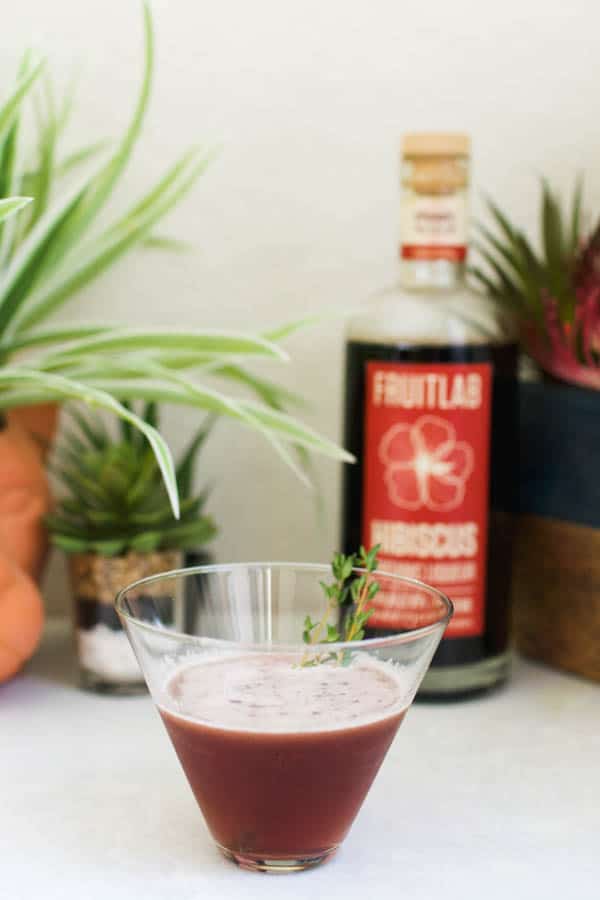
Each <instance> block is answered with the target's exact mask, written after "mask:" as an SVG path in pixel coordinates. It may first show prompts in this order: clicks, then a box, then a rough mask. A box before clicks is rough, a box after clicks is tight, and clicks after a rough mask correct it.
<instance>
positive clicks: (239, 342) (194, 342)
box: [39, 329, 288, 371]
mask: <svg viewBox="0 0 600 900" xmlns="http://www.w3.org/2000/svg"><path fill="white" fill-rule="evenodd" d="M132 350H140V351H145V352H148V351H152V350H182V351H190V352H196V353H210V354H211V355H213V356H215V357H218V356H221V355H223V356H230V355H236V356H264V357H269V358H271V359H280V360H287V359H288V356H287V354H286V353H285V351H284V350H282V348H281V347H279V346H278V345H277V344H273V343H271V342H270V341H267V340H266V339H265V338H262V337H259V336H253V335H247V334H244V333H243V332H236V331H217V330H216V329H215V330H208V329H207V330H205V331H194V330H186V331H175V330H172V331H166V330H163V331H158V330H150V329H119V330H116V331H113V332H112V333H109V334H106V335H105V334H100V335H97V336H92V337H89V338H83V339H82V340H80V341H76V342H73V343H72V344H71V346H70V347H68V348H67V349H65V350H64V351H63V352H61V353H56V354H53V355H52V356H49V357H46V358H45V359H43V360H40V362H39V365H40V366H43V367H47V366H51V365H52V364H53V363H56V362H59V363H60V361H61V360H66V361H67V362H72V361H73V358H74V357H82V356H84V355H86V354H94V355H95V354H99V353H123V352H124V351H132ZM126 365H127V363H126ZM97 366H98V369H99V370H100V371H101V370H102V366H103V362H102V360H98V361H97Z"/></svg>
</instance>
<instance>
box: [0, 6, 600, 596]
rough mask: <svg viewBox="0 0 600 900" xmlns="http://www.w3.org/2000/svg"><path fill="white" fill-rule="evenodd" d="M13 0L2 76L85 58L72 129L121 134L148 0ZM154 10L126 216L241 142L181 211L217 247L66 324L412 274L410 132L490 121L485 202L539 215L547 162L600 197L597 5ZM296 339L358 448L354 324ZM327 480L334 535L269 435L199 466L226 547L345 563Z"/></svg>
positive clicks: (151, 273) (206, 320) (281, 298)
mask: <svg viewBox="0 0 600 900" xmlns="http://www.w3.org/2000/svg"><path fill="white" fill-rule="evenodd" d="M4 4H5V6H6V7H7V8H6V9H5V15H4V16H3V17H2V18H3V25H2V34H1V36H0V48H1V51H2V52H1V55H0V77H1V78H2V84H3V85H6V84H7V83H8V79H10V78H12V76H13V71H14V68H15V66H16V64H17V61H18V58H19V56H20V54H21V51H22V49H23V48H25V47H26V46H33V47H35V48H39V49H40V50H42V51H43V52H44V53H45V54H47V55H48V56H49V57H50V60H51V63H52V67H53V70H54V72H55V73H56V76H57V79H58V81H59V83H60V82H61V81H62V82H64V81H66V79H67V78H68V76H69V75H70V73H71V72H72V71H73V69H74V68H76V67H77V66H78V65H82V76H81V87H80V92H79V103H78V109H77V112H76V115H75V117H74V121H73V124H72V128H71V134H70V141H71V142H72V143H73V144H74V145H75V144H77V143H80V142H86V141H89V140H92V139H95V138H96V137H98V136H104V135H106V136H111V135H116V134H118V132H119V130H120V129H121V127H122V126H123V125H124V123H125V122H126V120H127V116H128V114H129V112H130V110H131V108H132V104H133V102H134V98H135V94H136V89H137V86H138V83H139V76H140V66H141V15H140V3H139V2H138V0H52V2H48V0H19V2H18V3H10V4H9V3H8V0H4ZM153 9H154V12H155V20H156V29H157V70H156V80H155V86H154V93H153V99H152V105H151V110H150V115H149V117H148V121H147V126H146V129H145V132H144V134H143V140H142V141H141V142H140V144H139V147H138V150H137V153H136V156H135V159H134V162H133V165H132V166H131V168H130V171H129V172H128V175H127V177H126V179H125V180H124V182H123V184H122V187H121V188H120V189H119V192H118V196H117V197H116V198H115V204H114V207H113V208H115V209H116V208H119V207H122V206H126V205H127V203H128V202H130V201H131V200H132V199H133V198H134V197H135V196H136V195H137V194H138V193H139V192H140V191H142V190H143V188H144V186H145V185H147V184H148V182H149V181H150V180H151V179H153V178H156V177H157V176H158V175H159V174H160V173H161V172H162V171H163V170H164V169H165V168H166V166H167V165H168V164H169V162H170V161H172V160H173V159H174V158H175V157H176V156H177V155H178V154H179V153H180V152H181V151H182V150H183V149H184V148H185V147H186V146H188V145H190V144H193V143H197V142H203V143H204V142H205V143H207V144H215V143H219V144H221V145H222V151H221V154H220V156H219V158H218V160H217V161H216V162H215V163H214V165H213V166H212V168H211V170H210V171H209V172H208V173H207V174H206V176H205V177H204V178H203V179H202V181H201V182H200V184H199V185H198V187H197V189H196V190H195V191H194V193H193V194H192V195H191V196H190V197H189V198H188V199H187V200H186V201H185V202H184V203H183V205H182V206H181V207H180V208H178V209H177V210H176V211H175V212H174V213H173V214H172V216H171V218H170V221H169V223H168V225H169V229H170V231H171V232H172V233H173V234H175V235H178V236H180V237H183V238H186V239H189V240H192V241H193V242H194V245H195V247H196V250H195V251H194V252H193V253H189V254H187V255H176V256H169V255H162V254H152V253H150V252H148V251H145V252H140V253H138V254H135V255H133V256H130V257H129V258H128V259H126V260H125V261H123V262H121V263H120V264H119V265H118V266H117V267H116V268H115V269H114V270H113V271H112V272H111V273H110V274H109V275H108V276H106V277H104V278H103V279H102V280H101V281H100V282H98V283H97V284H96V285H94V286H93V287H92V288H90V289H89V290H88V291H86V292H85V293H84V294H83V295H82V296H81V297H80V298H78V299H77V301H76V302H74V303H73V304H72V305H71V306H70V307H69V308H68V310H65V312H64V314H63V318H68V319H71V320H77V321H84V320H86V319H88V320H92V319H93V320H98V319H105V320H107V321H109V320H118V321H122V322H129V323H134V324H140V323H148V322H150V321H152V322H154V323H156V324H173V323H176V324H178V325H185V324H189V325H190V326H212V327H236V328H244V329H255V330H258V329H262V328H264V327H266V326H269V325H272V324H277V323H280V322H282V321H285V320H288V319H293V318H295V317H297V316H301V315H304V314H305V313H307V312H319V311H320V310H322V309H324V308H326V307H330V306H339V307H340V308H343V307H344V306H345V305H350V304H353V303H355V302H358V301H360V299H361V298H362V297H364V295H365V294H367V293H368V292H370V291H371V290H373V289H374V288H376V287H377V286H379V285H382V284H385V283H386V282H387V281H389V280H390V279H391V278H393V277H394V272H395V252H396V242H397V228H398V226H397V223H398V189H397V183H398V171H397V169H398V145H399V139H400V136H401V134H402V132H404V131H406V130H415V129H427V128H436V129H445V128H447V129H466V130H467V131H469V132H470V133H471V134H472V136H473V141H474V151H475V157H474V184H475V193H476V195H477V193H479V194H480V193H481V191H482V189H484V188H485V190H487V191H490V192H491V193H493V194H494V196H495V197H496V198H497V199H498V200H499V201H501V203H502V204H503V205H504V206H505V207H507V208H508V209H510V210H511V211H512V213H513V215H514V216H515V217H517V218H518V219H520V220H521V221H523V222H524V223H527V224H528V225H529V226H530V227H532V228H533V226H534V211H535V208H536V205H537V204H536V201H537V193H536V192H537V186H536V175H537V174H538V173H541V172H544V173H545V174H547V175H548V176H549V177H550V178H551V179H552V180H553V181H554V182H555V183H556V184H558V185H560V186H563V187H564V188H565V189H566V188H568V187H569V186H570V184H571V183H572V180H573V178H574V174H575V173H576V172H577V171H579V170H581V171H583V172H584V173H585V175H586V179H587V191H588V201H589V202H590V205H592V207H593V205H594V204H595V205H596V207H597V205H598V200H599V199H600V171H599V169H600V166H599V163H600V124H599V121H600V120H599V116H598V106H599V94H598V84H599V83H600V79H599V75H600V55H599V53H598V46H599V45H598V34H599V33H600V4H598V3H597V2H595V0H570V2H569V3H565V2H564V0H558V2H557V0H504V2H502V3H489V2H485V0H483V2H482V0H453V2H451V3H449V2H446V0H444V2H441V0H429V2H423V3H419V4H417V3H414V2H406V0H393V2H387V0H385V2H383V0H371V2H366V0H303V2H297V0H283V2H282V0H253V2H243V0H238V2H235V0H218V2H212V3H210V2H206V0H154V4H153ZM475 202H476V204H477V203H478V201H477V197H476V198H475ZM288 347H289V349H290V351H291V352H292V355H293V361H292V363H291V364H290V365H288V366H287V367H281V372H279V371H273V372H272V374H273V375H275V374H277V375H278V376H279V377H280V378H281V379H282V381H284V382H285V383H286V384H288V385H289V386H292V387H294V388H296V389H299V390H301V391H302V392H303V393H304V394H305V396H306V398H307V399H308V401H309V403H310V410H309V411H308V412H307V414H306V418H307V420H309V421H310V422H311V424H313V425H314V426H315V427H317V428H318V429H320V430H321V431H322V432H323V433H325V434H327V435H328V436H329V437H331V438H335V439H338V438H339V437H340V425H341V405H340V398H341V363H342V326H341V325H340V324H338V323H334V324H333V325H332V324H331V323H327V324H323V325H321V326H319V327H316V328H313V329H312V330H311V331H310V332H306V333H304V334H302V335H299V336H297V337H295V338H294V339H293V340H292V341H290V342H289V345H288ZM193 422H194V415H193V414H192V413H191V412H185V411H181V410H178V411H171V412H170V413H169V415H168V417H166V418H165V422H164V426H165V431H166V434H167V437H168V438H169V439H170V440H171V442H172V444H173V446H174V447H178V446H180V445H181V444H182V443H183V440H184V438H185V436H186V434H187V433H189V431H190V429H191V427H192V425H193ZM318 471H319V477H320V481H321V485H322V489H323V494H324V500H325V505H326V521H325V525H324V527H322V526H320V525H319V524H318V521H317V519H316V516H315V514H314V504H313V502H312V500H311V499H310V498H309V497H308V496H307V495H306V492H305V491H304V489H303V488H302V487H301V486H300V485H299V484H297V483H296V482H295V480H294V478H293V476H292V475H291V474H290V473H289V472H288V471H287V470H286V469H285V468H284V467H283V465H282V464H281V463H280V462H279V461H278V460H277V459H275V458H274V456H273V455H272V454H271V451H270V449H269V448H268V447H267V446H265V445H264V444H263V442H262V441H261V440H260V439H259V438H257V437H256V436H254V435H252V434H250V433H248V432H244V431H242V430H240V429H237V428H236V427H235V426H233V425H231V426H230V425H223V426H222V427H221V428H219V430H218V433H216V434H215V435H214V437H213V440H212V443H211V445H210V446H209V447H208V449H207V451H206V452H205V454H204V457H203V463H202V470H201V473H200V475H201V478H203V479H206V480H209V481H211V482H214V485H215V487H214V493H213V497H212V502H211V509H212V511H213V512H214V514H215V515H216V517H217V518H218V520H219V522H220V525H221V534H220V537H219V539H218V541H217V543H216V545H215V549H216V552H217V555H218V557H219V558H220V559H222V560H226V559H249V558H261V557H263V558H264V557H271V558H279V559H282V558H288V559H303V558H304V559H309V558H311V559H313V558H314V559H326V558H328V556H329V554H330V551H331V549H332V548H333V547H334V545H335V544H336V540H337V520H338V491H339V470H338V467H337V466H336V465H335V464H332V463H330V462H327V461H322V460H321V461H319V462H318ZM56 585H57V583H56V581H55V582H54V588H53V589H54V591H55V592H56V591H57V590H58V588H57V586H56Z"/></svg>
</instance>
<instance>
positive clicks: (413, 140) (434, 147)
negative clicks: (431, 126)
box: [402, 131, 471, 157]
mask: <svg viewBox="0 0 600 900" xmlns="http://www.w3.org/2000/svg"><path fill="white" fill-rule="evenodd" d="M470 152H471V138H470V137H469V135H468V134H464V133H460V132H443V131H424V132H418V133H412V134H406V135H405V136H404V140H403V141H402V156H404V157H415V156H469V154H470Z"/></svg>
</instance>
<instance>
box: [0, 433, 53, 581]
mask: <svg viewBox="0 0 600 900" xmlns="http://www.w3.org/2000/svg"><path fill="white" fill-rule="evenodd" d="M50 505H51V496H50V488H49V485H48V479H47V476H46V470H45V468H44V465H43V462H42V460H41V458H40V455H39V452H38V450H37V447H36V445H35V443H34V441H33V439H32V438H30V437H29V436H28V435H27V433H26V432H25V431H24V429H23V428H21V427H20V426H19V425H17V424H15V423H14V422H13V423H9V424H8V425H6V426H5V427H4V428H2V429H1V430H0V552H2V553H5V554H6V555H7V556H8V557H9V558H10V559H11V560H12V561H13V562H14V563H15V564H16V565H17V566H19V567H20V568H22V569H23V570H24V571H25V572H27V573H28V574H29V575H31V576H32V577H33V578H38V577H39V575H40V574H41V571H42V567H43V564H44V560H45V557H46V552H47V548H48V540H47V535H46V529H45V527H44V521H43V520H44V516H45V515H46V514H47V513H48V512H49V510H50Z"/></svg>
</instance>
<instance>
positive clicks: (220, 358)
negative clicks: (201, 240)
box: [0, 2, 350, 512]
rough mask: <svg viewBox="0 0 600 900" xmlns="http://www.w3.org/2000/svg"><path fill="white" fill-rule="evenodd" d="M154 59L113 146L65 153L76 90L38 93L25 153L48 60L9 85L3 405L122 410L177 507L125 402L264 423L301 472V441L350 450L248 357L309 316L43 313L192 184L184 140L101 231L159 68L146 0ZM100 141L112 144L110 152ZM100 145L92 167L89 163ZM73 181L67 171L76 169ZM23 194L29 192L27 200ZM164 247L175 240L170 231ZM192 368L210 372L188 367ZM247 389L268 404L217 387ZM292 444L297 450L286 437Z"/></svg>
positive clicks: (0, 157)
mask: <svg viewBox="0 0 600 900" xmlns="http://www.w3.org/2000/svg"><path fill="white" fill-rule="evenodd" d="M143 9H144V35H145V65H144V75H143V80H142V86H141V90H140V93H139V97H138V100H137V104H136V106H135V110H134V113H133V116H132V119H131V121H130V123H129V125H128V127H127V128H126V130H125V133H124V134H123V136H122V137H121V139H120V140H119V141H118V143H117V144H116V146H114V147H113V148H112V149H110V148H109V149H108V150H106V149H105V148H104V147H103V146H102V147H101V146H100V144H99V143H98V142H94V143H93V144H91V145H89V146H87V147H85V148H82V149H80V150H78V151H76V152H75V153H72V154H70V155H68V156H63V155H62V154H61V150H60V140H61V137H62V134H63V132H64V128H65V124H66V121H67V119H68V114H69V111H70V109H71V106H72V100H71V98H70V97H69V98H68V99H67V100H66V101H65V102H64V103H61V104H60V105H57V104H56V103H55V102H54V101H53V100H52V94H51V92H50V91H49V90H47V91H46V93H45V95H44V94H42V96H43V97H45V100H41V101H40V100H39V97H38V98H37V99H38V106H39V115H38V122H39V142H38V152H37V159H36V161H35V163H34V164H33V165H31V166H27V165H26V164H25V162H24V158H23V153H22V144H23V141H22V138H23V136H24V135H23V134H22V132H23V129H24V125H25V121H24V116H23V109H24V104H25V102H26V101H29V100H30V99H31V98H33V97H34V96H37V95H35V90H37V89H38V88H39V86H40V85H41V84H42V75H43V70H44V62H43V61H40V62H35V63H34V62H32V60H31V59H30V58H29V57H26V58H25V59H24V61H23V64H22V66H21V71H20V73H19V77H18V80H17V84H16V86H15V87H14V89H13V91H12V92H11V94H10V95H9V96H8V98H7V99H6V100H5V101H4V103H3V104H2V105H1V106H0V198H5V199H4V201H2V202H3V203H4V207H3V209H2V208H1V207H0V213H2V212H3V213H4V215H5V216H8V214H9V213H11V214H12V215H11V217H10V218H5V219H4V221H2V222H1V224H0V412H1V411H2V410H6V409H10V408H12V407H16V406H24V405H30V404H35V403H48V402H55V401H58V402H62V401H66V400H79V401H81V402H83V403H86V404H88V405H90V406H96V407H100V408H102V409H105V410H108V411H109V412H111V413H114V414H116V415H117V416H119V417H121V418H122V419H123V420H125V421H126V422H129V423H130V424H132V425H133V426H134V427H136V428H138V429H140V431H141V432H142V433H143V434H144V435H145V436H146V438H147V439H148V441H149V442H150V445H151V447H152V449H153V450H154V452H155V454H156V457H157V460H158V463H159V466H160V469H161V471H162V474H163V477H164V478H165V483H166V485H167V491H168V494H169V497H170V501H171V504H172V506H173V509H174V510H175V512H177V489H176V482H175V470H174V466H173V461H172V458H171V455H170V452H169V449H168V447H167V445H166V444H165V442H164V440H163V439H162V438H161V436H160V434H159V433H158V432H157V431H156V429H155V428H153V427H152V426H151V425H149V424H148V423H147V422H144V421H143V420H142V419H140V418H139V417H138V416H136V415H135V413H133V412H132V411H131V409H129V408H128V407H127V406H126V405H124V404H123V403H122V402H121V401H123V400H130V399H135V398H139V399H142V400H146V401H154V400H157V401H159V402H161V403H175V404H182V405H185V406H191V407H196V408H198V409H200V410H203V411H205V412H206V411H208V412H209V413H214V414H217V415H222V416H228V417H230V418H233V419H235V420H237V421H238V422H240V423H241V424H244V425H246V426H248V427H250V428H254V429H257V430H259V431H260V432H261V433H262V434H263V435H264V436H265V438H266V439H267V440H268V441H269V442H270V443H271V444H272V446H273V447H274V448H275V450H276V451H277V452H278V453H279V454H280V455H281V456H282V457H283V458H284V460H285V461H286V462H287V463H288V464H289V465H290V466H292V467H293V468H294V469H295V470H296V472H297V473H298V475H299V476H300V477H302V478H304V473H303V470H302V467H301V466H298V463H297V456H296V453H295V448H296V447H301V448H305V449H307V450H314V451H316V452H320V453H324V454H326V455H329V456H331V457H333V458H336V459H349V458H350V457H349V456H348V454H344V453H343V452H342V451H341V450H340V449H339V448H338V447H336V446H335V445H334V444H333V443H332V442H330V441H327V440H325V439H323V438H321V437H320V436H319V435H318V434H316V433H315V432H313V431H312V430H310V429H309V428H307V427H305V426H304V425H303V424H302V423H300V422H298V421H297V420H296V419H293V418H291V417H289V416H287V415H285V414H284V413H283V412H282V409H283V407H284V406H285V405H286V404H288V403H289V402H290V401H291V400H292V399H294V398H293V397H292V395H291V394H289V393H287V392H286V391H284V390H282V389H281V388H280V387H279V386H278V385H276V384H273V383H271V382H269V381H266V380H263V379H260V378H257V377H256V376H254V375H253V374H252V372H250V371H249V370H248V368H247V362H248V360H252V359H253V358H257V357H267V358H272V359H279V360H281V359H285V358H286V354H285V353H284V352H283V351H282V350H281V349H280V347H279V346H278V342H279V340H280V339H281V338H282V337H284V336H285V335H286V334H287V333H289V332H290V331H293V330H294V329H295V328H297V327H300V325H301V324H302V323H295V324H293V325H291V326H288V327H286V328H283V329H280V330H279V331H274V332H272V333H271V334H268V335H264V336H253V335H246V334H242V333H238V332H221V331H210V330H193V329H189V328H179V329H171V330H162V331H157V330H152V329H149V328H143V329H123V328H117V327H116V326H110V325H106V324H88V325H75V326H70V325H59V326H54V327H53V326H52V325H47V324H46V322H47V320H48V319H49V318H51V316H52V315H53V314H54V313H56V312H57V311H58V310H59V309H61V308H62V307H64V305H65V304H66V303H67V302H68V301H69V300H71V299H72V298H73V297H75V296H76V295H77V294H78V292H79V291H80V290H81V289H82V288H84V287H86V286H87V285H89V284H90V283H91V282H92V281H93V280H94V279H96V278H97V277H98V276H100V275H101V274H102V273H103V272H104V271H105V270H106V269H107V268H108V267H109V266H111V265H113V264H114V263H115V262H116V261H117V260H118V259H119V258H120V257H122V256H123V255H124V254H125V253H127V252H128V251H130V250H131V249H132V248H134V247H135V246H139V245H140V244H142V243H143V242H148V241H149V242H150V243H153V244H159V245H163V244H164V243H165V240H164V239H163V238H161V237H160V236H157V235H155V234H154V231H153V229H154V227H155V225H156V224H157V223H158V222H159V221H160V220H161V219H162V218H163V217H164V216H165V215H166V214H167V213H168V212H169V211H170V210H171V209H173V207H174V206H175V205H176V204H177V203H178V202H179V200H180V199H181V198H182V197H183V196H184V195H185V194H186V193H187V192H188V191H189V190H190V188H191V187H192V185H193V184H194V183H195V182H196V180H197V179H198V177H199V176H200V174H201V173H202V172H203V171H204V170H205V168H206V166H207V162H208V156H207V155H206V154H203V153H201V152H200V151H198V150H197V149H192V150H189V151H187V152H186V153H185V154H183V156H182V157H181V158H180V159H178V160H177V161H176V162H175V163H174V164H173V165H172V166H171V167H170V168H169V169H168V170H167V172H166V173H165V174H164V176H163V177H162V178H161V179H160V180H159V182H158V183H157V184H155V185H153V186H152V188H151V189H150V190H149V191H148V192H147V193H146V194H145V195H144V196H143V197H142V198H141V199H140V200H138V201H137V202H136V203H134V205H133V206H132V207H131V208H130V209H129V210H128V211H127V212H126V213H125V214H124V215H122V216H121V217H120V218H117V219H115V220H113V221H112V223H111V224H109V225H108V226H105V227H103V228H102V229H100V228H99V227H98V225H97V220H98V216H99V214H100V213H101V212H103V211H104V209H105V206H106V205H107V202H108V200H109V199H110V197H111V195H112V193H113V191H114V189H115V187H116V186H117V184H118V183H119V180H120V178H121V176H122V174H123V171H124V170H125V167H126V166H127V164H128V162H129V161H130V158H131V154H132V150H133V148H134V146H135V144H136V142H137V139H138V137H139V134H140V130H141V127H142V123H143V120H144V116H145V113H146V109H147V105H148V98H149V95H150V85H151V80H152V71H153V54H154V49H153V48H154V37H153V28H152V19H151V15H150V10H149V7H148V4H147V3H146V2H144V4H143ZM102 151H103V155H102ZM99 154H100V156H101V161H100V163H99V164H97V165H95V168H93V169H92V171H91V172H90V171H87V168H88V167H89V165H90V164H91V163H92V162H95V160H96V157H97V156H98V155H99ZM82 168H83V169H86V172H85V174H84V175H82V176H80V177H79V180H78V181H76V182H75V184H74V185H71V186H70V187H66V186H65V185H64V176H65V175H73V174H75V175H77V174H78V170H80V169H82ZM20 192H24V193H26V194H29V195H31V197H33V200H32V202H30V203H29V204H28V205H26V200H25V198H19V197H18V196H16V195H18V194H19V193H20ZM166 243H167V244H169V241H166ZM192 370H196V371H197V372H199V373H200V374H201V375H202V382H201V383H199V382H198V381H197V380H196V379H195V378H192V377H190V372H191V371H192ZM215 380H216V381H217V384H220V383H221V382H224V383H233V384H235V385H236V387H237V386H242V387H246V388H248V389H249V390H250V391H252V392H254V394H256V395H257V396H258V398H259V400H260V401H261V402H260V403H254V402H251V401H249V400H247V399H242V398H238V397H233V396H231V395H230V394H225V393H222V392H221V391H220V390H219V389H218V388H217V387H216V386H215V384H214V382H215ZM290 444H291V445H293V446H292V448H291V449H290V447H289V446H288V445H290Z"/></svg>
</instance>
